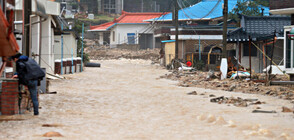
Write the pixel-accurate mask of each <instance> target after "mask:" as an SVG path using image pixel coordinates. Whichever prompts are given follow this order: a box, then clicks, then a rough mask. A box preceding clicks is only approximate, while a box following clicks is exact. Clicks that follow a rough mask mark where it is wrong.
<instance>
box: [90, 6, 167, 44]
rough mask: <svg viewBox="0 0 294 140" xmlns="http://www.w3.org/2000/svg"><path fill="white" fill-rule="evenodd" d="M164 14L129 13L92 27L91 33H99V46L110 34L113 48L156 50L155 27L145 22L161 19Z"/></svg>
mask: <svg viewBox="0 0 294 140" xmlns="http://www.w3.org/2000/svg"><path fill="white" fill-rule="evenodd" d="M162 14H163V13H129V12H124V11H123V12H122V15H121V16H120V17H119V18H117V19H114V20H113V21H112V22H108V23H104V24H101V25H97V26H91V27H90V30H88V31H89V32H98V33H99V44H103V43H104V40H105V39H104V34H109V40H110V42H109V44H110V46H111V47H112V48H115V47H118V46H119V47H122V46H134V47H135V48H138V49H147V48H149V49H153V48H155V40H154V37H153V33H154V26H153V25H152V24H151V23H149V22H146V21H144V20H148V19H152V18H157V17H160V16H161V15H162Z"/></svg>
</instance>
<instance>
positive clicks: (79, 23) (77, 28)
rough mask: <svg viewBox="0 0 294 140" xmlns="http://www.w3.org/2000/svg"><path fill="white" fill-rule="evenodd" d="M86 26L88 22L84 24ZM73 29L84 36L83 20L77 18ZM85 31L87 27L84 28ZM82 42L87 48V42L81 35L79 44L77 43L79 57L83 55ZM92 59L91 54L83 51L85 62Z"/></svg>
mask: <svg viewBox="0 0 294 140" xmlns="http://www.w3.org/2000/svg"><path fill="white" fill-rule="evenodd" d="M84 26H86V24H85V25H84ZM73 29H74V30H75V31H76V33H77V34H78V35H79V36H82V31H83V22H82V21H80V20H75V25H74V27H73ZM84 33H85V28H84ZM82 43H84V44H83V45H84V48H86V47H87V46H86V42H85V41H84V42H82V38H81V37H80V38H79V39H78V44H77V55H78V57H81V54H82V46H83V45H82ZM89 61H90V59H89V55H88V54H86V53H85V52H83V62H89Z"/></svg>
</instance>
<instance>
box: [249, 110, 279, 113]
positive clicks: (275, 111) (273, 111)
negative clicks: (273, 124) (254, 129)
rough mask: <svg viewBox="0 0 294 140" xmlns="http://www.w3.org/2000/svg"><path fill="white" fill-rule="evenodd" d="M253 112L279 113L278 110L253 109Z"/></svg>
mask: <svg viewBox="0 0 294 140" xmlns="http://www.w3.org/2000/svg"><path fill="white" fill-rule="evenodd" d="M252 113H277V112H276V111H274V110H272V111H265V110H253V111H252Z"/></svg>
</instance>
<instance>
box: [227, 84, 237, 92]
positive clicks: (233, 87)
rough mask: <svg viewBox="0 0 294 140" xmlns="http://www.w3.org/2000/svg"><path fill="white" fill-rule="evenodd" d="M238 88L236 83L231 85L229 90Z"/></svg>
mask: <svg viewBox="0 0 294 140" xmlns="http://www.w3.org/2000/svg"><path fill="white" fill-rule="evenodd" d="M236 88H237V86H236V85H231V86H230V87H229V89H228V91H234V90H235V89H236Z"/></svg>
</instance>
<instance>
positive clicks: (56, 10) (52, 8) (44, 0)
mask: <svg viewBox="0 0 294 140" xmlns="http://www.w3.org/2000/svg"><path fill="white" fill-rule="evenodd" d="M38 2H40V3H41V4H42V5H43V6H44V7H45V9H46V14H49V15H59V14H60V3H58V2H52V1H49V0H38ZM22 8H23V0H15V10H22ZM32 11H33V12H35V11H36V2H35V1H34V0H32Z"/></svg>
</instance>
